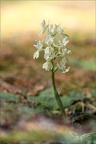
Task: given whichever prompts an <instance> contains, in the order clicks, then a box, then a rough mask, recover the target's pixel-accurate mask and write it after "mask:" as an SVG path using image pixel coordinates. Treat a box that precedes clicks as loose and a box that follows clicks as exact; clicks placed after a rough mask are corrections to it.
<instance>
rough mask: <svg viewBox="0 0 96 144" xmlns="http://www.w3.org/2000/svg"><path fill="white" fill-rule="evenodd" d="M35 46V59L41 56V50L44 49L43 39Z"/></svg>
mask: <svg viewBox="0 0 96 144" xmlns="http://www.w3.org/2000/svg"><path fill="white" fill-rule="evenodd" d="M34 46H35V47H36V48H37V51H36V52H35V53H34V55H33V59H37V58H38V57H39V52H40V51H42V50H43V40H42V41H40V40H39V41H38V42H37V44H36V45H34Z"/></svg>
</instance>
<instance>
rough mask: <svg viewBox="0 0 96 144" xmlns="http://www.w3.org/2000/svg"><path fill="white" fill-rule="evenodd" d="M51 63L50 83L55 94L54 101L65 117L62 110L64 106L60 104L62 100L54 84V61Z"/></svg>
mask: <svg viewBox="0 0 96 144" xmlns="http://www.w3.org/2000/svg"><path fill="white" fill-rule="evenodd" d="M52 64H53V69H52V85H53V89H54V95H55V98H56V101H57V103H58V106H59V108H60V111H61V112H62V114H63V116H64V117H65V116H66V113H65V111H64V107H63V104H62V101H61V99H60V96H59V94H58V91H57V89H56V85H55V80H54V73H55V72H54V62H53V61H52Z"/></svg>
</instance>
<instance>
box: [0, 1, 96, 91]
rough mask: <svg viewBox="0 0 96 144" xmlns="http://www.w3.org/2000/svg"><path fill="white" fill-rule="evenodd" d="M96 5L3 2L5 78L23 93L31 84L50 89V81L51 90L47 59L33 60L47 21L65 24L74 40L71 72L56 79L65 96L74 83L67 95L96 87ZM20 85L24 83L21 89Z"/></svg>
mask: <svg viewBox="0 0 96 144" xmlns="http://www.w3.org/2000/svg"><path fill="white" fill-rule="evenodd" d="M95 4H96V2H95V0H90V1H89V0H84V1H79V0H78V1H75V0H73V1H71V0H68V1H31V0H30V1H23V0H20V1H19V0H18V1H15V0H1V52H0V53H1V62H0V71H1V78H2V79H4V80H5V81H7V82H9V83H10V84H12V85H16V86H18V87H20V88H21V89H25V88H26V87H27V88H28V86H26V85H29V81H35V83H38V84H39V83H40V85H46V84H44V80H48V82H47V86H51V82H50V73H48V72H45V71H44V70H42V64H43V63H44V60H43V57H42V56H41V57H40V58H39V59H38V60H33V53H34V52H35V48H34V47H33V44H34V43H35V40H36V39H39V38H40V36H39V31H40V30H41V25H40V24H41V22H42V20H43V19H44V20H46V21H50V23H51V24H55V23H56V24H61V26H62V27H64V30H65V33H66V34H68V35H69V37H70V42H69V44H68V48H70V49H71V51H72V54H71V55H70V56H69V57H70V65H71V70H70V72H69V73H67V74H65V75H62V74H61V73H59V72H58V74H57V75H56V81H57V85H58V86H60V87H61V89H60V91H61V93H62V92H63V89H64V88H65V86H66V85H69V83H70V82H71V83H72V84H71V85H72V86H70V87H71V88H69V89H68V90H65V91H66V92H69V91H70V90H71V89H82V88H86V87H92V88H93V87H95V84H93V81H95V79H94V78H93V79H92V77H94V75H95V71H96V65H95V62H96V57H95V56H96V50H95V45H96V41H95V40H96V29H95V28H96V27H95V10H96V7H95ZM42 76H43V79H41V77H42ZM85 76H86V77H87V78H86V77H85ZM77 77H79V79H77ZM18 81H19V82H18ZM20 81H23V82H21V85H20ZM61 81H65V85H64V84H60V83H61ZM74 81H75V82H74ZM59 82H60V83H59ZM22 85H23V87H22ZM29 87H31V86H29ZM32 88H33V86H32ZM32 88H31V89H32ZM41 89H42V88H41ZM66 89H67V88H66ZM26 91H27V89H26ZM31 93H33V92H32V90H31Z"/></svg>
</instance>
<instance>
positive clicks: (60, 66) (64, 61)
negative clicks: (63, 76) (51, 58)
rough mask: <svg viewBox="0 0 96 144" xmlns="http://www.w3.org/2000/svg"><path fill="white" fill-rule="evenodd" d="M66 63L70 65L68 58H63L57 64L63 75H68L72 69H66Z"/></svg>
mask: <svg viewBox="0 0 96 144" xmlns="http://www.w3.org/2000/svg"><path fill="white" fill-rule="evenodd" d="M66 63H68V59H67V58H63V59H62V60H61V61H60V62H59V63H57V68H58V69H60V70H61V71H62V73H66V72H68V71H69V69H70V67H69V66H68V67H66Z"/></svg>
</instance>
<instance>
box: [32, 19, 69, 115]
mask: <svg viewBox="0 0 96 144" xmlns="http://www.w3.org/2000/svg"><path fill="white" fill-rule="evenodd" d="M41 26H42V30H41V31H40V34H41V35H42V34H44V33H45V34H46V37H45V39H43V40H39V41H36V44H35V45H34V46H35V47H36V49H37V51H36V52H35V53H34V55H33V59H37V58H39V54H40V52H41V51H43V52H44V59H45V61H46V62H45V63H44V64H43V66H42V68H43V69H45V70H46V71H51V74H52V75H51V77H52V85H53V89H54V95H55V98H56V101H57V103H58V106H59V108H60V110H61V112H62V114H63V115H64V116H66V114H65V110H64V107H63V104H62V101H61V99H60V96H59V94H58V91H57V89H56V85H55V79H54V74H55V73H56V71H58V70H61V71H62V73H66V72H68V71H69V69H70V66H68V57H67V55H68V54H70V52H71V50H69V49H68V48H67V47H66V45H67V43H68V42H69V37H68V35H66V34H64V29H63V28H61V26H60V25H56V24H55V25H54V26H53V25H50V24H49V23H48V24H46V22H45V20H43V22H42V23H41Z"/></svg>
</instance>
